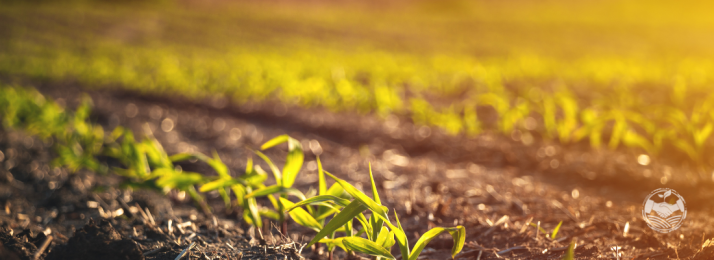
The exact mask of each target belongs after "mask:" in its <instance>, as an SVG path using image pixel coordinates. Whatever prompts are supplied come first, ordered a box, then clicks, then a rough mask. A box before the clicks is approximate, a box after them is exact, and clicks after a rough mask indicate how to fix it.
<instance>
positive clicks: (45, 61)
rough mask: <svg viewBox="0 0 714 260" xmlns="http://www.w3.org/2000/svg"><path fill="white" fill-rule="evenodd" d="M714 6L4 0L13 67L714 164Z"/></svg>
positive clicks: (10, 72) (4, 74)
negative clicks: (713, 11) (399, 118)
mask: <svg viewBox="0 0 714 260" xmlns="http://www.w3.org/2000/svg"><path fill="white" fill-rule="evenodd" d="M713 7H714V4H711V3H705V2H704V1H660V0H648V1H610V0H602V1H592V0H581V1H565V0H509V1H491V0H482V1H410V0H394V1H357V0H354V1H221V0H215V1H198V0H185V1H170V0H163V1H161V0H157V1H118V0H117V1H108V0H107V1H61V0H54V1H53V0H46V1H8V0H5V1H2V2H1V5H0V77H1V78H2V80H3V81H5V82H17V81H28V80H29V81H32V82H47V83H72V84H80V85H81V86H83V87H85V88H87V89H93V88H123V89H127V90H130V91H136V92H141V93H147V94H155V95H180V96H182V97H184V98H189V99H205V98H215V97H223V98H228V99H230V100H232V101H233V102H236V103H246V102H262V101H270V102H283V103H285V104H287V105H289V106H303V107H323V108H326V109H329V110H331V111H336V112H339V111H355V112H358V113H363V114H370V113H372V114H375V115H377V116H379V117H387V116H390V115H397V116H400V117H408V118H411V119H412V120H413V121H414V122H416V123H419V124H424V125H430V126H436V127H439V128H441V129H443V131H446V132H449V133H451V134H455V135H477V134H479V133H482V132H484V131H488V132H501V133H503V134H505V135H508V136H513V138H514V139H517V140H520V141H522V142H524V143H525V144H530V143H533V142H535V141H538V140H551V141H557V142H560V143H564V144H576V145H588V146H592V147H595V148H597V149H628V151H634V152H636V153H642V154H646V155H648V156H654V157H657V158H664V159H667V160H670V161H671V162H676V163H686V164H690V165H696V166H697V167H704V168H710V167H711V166H714V160H713V159H712V158H711V155H712V152H713V151H714V150H713V149H714V146H713V145H712V138H711V133H712V131H713V130H714V109H712V108H714V95H713V94H712V91H710V89H712V86H714V60H712V57H714V16H712V15H711V10H712V8H713Z"/></svg>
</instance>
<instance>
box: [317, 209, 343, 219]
mask: <svg viewBox="0 0 714 260" xmlns="http://www.w3.org/2000/svg"><path fill="white" fill-rule="evenodd" d="M339 211H340V210H339V209H337V208H332V209H329V210H327V211H325V212H322V213H319V214H317V216H315V219H316V220H317V221H320V220H323V219H325V218H327V217H329V216H330V215H332V214H335V213H337V212H339Z"/></svg>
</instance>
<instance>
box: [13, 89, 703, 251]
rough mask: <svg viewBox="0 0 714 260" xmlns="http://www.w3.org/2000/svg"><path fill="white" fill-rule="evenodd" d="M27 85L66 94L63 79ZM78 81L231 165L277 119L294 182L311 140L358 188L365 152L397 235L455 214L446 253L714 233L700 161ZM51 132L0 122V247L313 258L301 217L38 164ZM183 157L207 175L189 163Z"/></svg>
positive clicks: (109, 111) (171, 140)
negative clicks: (292, 142)
mask: <svg viewBox="0 0 714 260" xmlns="http://www.w3.org/2000/svg"><path fill="white" fill-rule="evenodd" d="M39 90H40V91H42V92H43V93H45V94H46V95H48V96H50V97H53V98H56V99H58V102H60V103H65V104H66V105H67V107H74V106H75V105H76V102H77V100H78V97H79V96H80V93H79V91H80V89H78V88H76V87H70V86H67V85H64V86H60V85H47V86H41V87H40V88H39ZM88 93H89V94H90V95H91V97H92V98H93V100H94V102H95V111H94V115H93V117H92V119H93V120H94V121H95V122H96V123H99V124H102V125H103V126H104V127H105V129H112V128H113V127H115V126H117V125H123V126H127V127H130V128H132V129H133V130H134V132H135V133H137V134H139V135H141V134H142V133H145V131H147V130H146V129H147V128H148V129H150V130H151V131H152V133H153V135H154V136H156V137H157V139H158V140H159V141H160V142H161V143H162V144H163V145H164V147H165V148H166V150H167V152H169V153H170V154H173V153H178V152H186V151H198V152H203V153H210V152H211V151H213V150H216V151H217V152H218V153H219V155H220V156H221V158H222V159H223V161H224V162H225V163H226V164H227V165H228V166H229V167H230V168H231V171H232V173H233V174H241V173H242V171H243V169H244V168H245V163H246V159H247V157H248V156H250V153H251V152H250V150H249V149H248V148H255V147H258V146H259V145H260V144H262V142H265V141H266V140H268V139H270V138H272V137H274V136H277V135H280V134H289V135H291V136H293V137H295V138H297V139H298V140H301V141H302V143H303V147H304V148H305V150H306V151H305V155H306V164H305V166H304V167H303V171H302V172H301V173H300V175H299V178H298V180H297V183H296V186H297V187H298V188H299V189H301V190H303V191H304V192H307V191H308V190H309V189H310V187H315V186H316V183H317V165H316V163H315V155H316V154H319V155H320V156H321V160H322V162H323V164H324V167H325V169H326V170H328V171H330V172H332V173H335V174H337V175H338V176H340V177H343V178H346V179H348V180H349V181H351V182H352V183H354V184H355V186H356V187H358V188H359V187H361V188H363V189H364V190H365V191H369V186H368V185H369V175H368V174H367V169H368V168H367V167H368V163H370V162H371V163H372V167H373V170H374V172H375V175H376V176H375V178H376V182H377V185H378V186H379V191H380V195H381V196H382V197H383V203H385V204H386V205H387V206H388V207H389V208H390V209H392V210H396V211H397V212H398V213H399V216H400V219H401V220H402V225H403V226H404V227H405V229H406V230H407V234H408V236H409V239H410V241H411V244H414V243H415V242H416V240H417V238H418V236H419V235H420V234H423V233H424V232H426V231H427V230H428V228H431V227H435V226H454V225H464V226H465V227H466V230H467V237H466V243H467V244H466V246H465V247H464V250H463V251H462V253H461V254H459V255H457V258H462V259H477V258H480V259H501V258H506V259H557V258H559V257H560V256H561V255H562V254H563V253H564V252H565V249H566V248H567V246H568V245H569V244H570V243H571V241H573V242H575V243H576V244H577V248H576V250H575V256H576V258H582V259H590V258H613V259H615V258H616V257H615V254H616V253H618V252H619V253H620V254H621V257H622V258H637V259H648V258H649V259H670V258H679V259H714V247H713V246H706V247H703V245H704V244H706V241H707V239H711V238H712V237H713V236H714V235H712V234H714V232H712V229H713V228H712V222H713V221H712V220H711V219H710V218H709V217H708V216H709V215H710V214H711V213H714V203H713V202H712V201H711V198H712V194H713V193H714V189H712V188H714V184H713V183H712V174H711V172H710V171H709V172H707V171H704V170H701V169H697V168H693V167H687V166H686V165H685V166H681V165H677V166H674V165H667V164H665V163H663V162H660V161H658V160H653V161H652V162H649V163H646V161H642V160H640V162H641V164H640V163H638V160H637V159H638V154H635V153H632V152H629V151H597V150H592V149H590V148H588V147H587V146H586V145H583V144H573V145H568V146H563V145H559V144H557V143H551V142H548V141H544V140H540V138H539V137H538V136H537V135H535V134H534V135H533V136H535V138H534V139H535V141H534V142H530V141H526V140H524V138H522V136H521V135H518V134H514V135H513V136H509V137H506V136H502V135H498V134H490V133H484V134H481V135H479V136H477V137H464V136H449V135H446V134H444V133H442V132H441V131H439V130H437V129H432V128H427V127H421V126H415V125H413V124H412V123H410V122H409V121H408V120H405V118H398V117H389V118H387V119H386V120H379V119H376V118H375V117H373V116H367V115H358V114H350V113H344V112H342V113H330V112H327V111H324V110H322V109H302V108H295V107H290V106H285V105H284V104H280V103H271V102H262V103H260V104H258V103H255V104H241V105H235V104H230V102H228V101H226V100H225V99H221V98H216V99H212V100H206V101H204V102H189V101H185V100H182V99H180V98H175V97H152V96H146V95H137V94H135V93H125V92H109V91H94V92H92V91H89V92H88ZM524 143H525V144H524ZM49 145H50V143H49V142H48V141H42V140H38V139H35V138H31V137H28V136H26V135H24V134H23V133H21V132H16V131H10V130H5V131H3V132H2V133H1V134H0V151H1V152H2V153H1V154H0V165H2V167H1V168H0V201H1V202H2V204H0V205H2V206H3V209H2V210H0V223H1V225H2V226H1V227H0V241H2V245H3V246H2V247H0V258H1V259H35V257H37V259H43V258H46V259H97V258H100V257H101V258H107V259H175V258H176V257H177V256H178V255H179V254H182V253H183V251H184V250H185V251H186V252H185V253H186V257H188V258H191V259H241V258H242V259H294V258H295V259H297V258H301V257H305V258H318V259H326V257H327V256H326V254H325V253H324V252H322V251H321V250H320V249H316V248H303V246H302V245H304V243H305V242H306V241H308V240H309V239H310V238H312V236H313V235H314V234H315V233H314V232H312V231H310V230H308V229H305V228H302V227H299V226H297V225H294V224H292V223H291V225H290V227H289V231H290V232H289V236H288V237H283V236H281V235H279V233H278V232H277V231H276V230H277V229H276V228H275V227H274V225H272V226H270V227H267V228H264V229H263V230H254V229H252V228H249V227H247V226H246V225H245V224H243V222H242V220H241V219H240V217H239V216H241V214H239V213H238V212H237V210H235V209H225V208H223V206H222V203H221V202H220V199H219V198H218V194H213V193H209V194H208V197H209V201H210V204H211V207H212V208H213V211H214V213H215V218H214V217H213V216H205V215H203V214H202V213H199V212H198V211H197V210H196V208H195V207H193V206H192V204H191V202H190V200H189V199H187V198H185V196H183V195H182V194H179V193H175V192H170V193H169V194H167V195H163V194H157V193H155V192H152V191H145V190H133V191H131V190H121V189H117V188H116V187H118V185H119V184H120V183H121V181H122V180H121V179H119V178H117V177H115V176H103V175H97V174H94V173H91V172H84V171H82V172H79V173H72V174H70V173H67V172H66V171H65V170H63V169H57V168H54V167H51V166H50V161H51V156H52V155H51V151H50V149H48V147H49ZM285 152H286V151H283V150H281V149H271V150H269V151H268V156H270V157H271V158H274V159H275V160H277V161H278V162H280V159H279V158H284V157H285ZM640 159H641V158H640ZM264 166H265V165H264ZM181 167H182V168H183V169H185V170H190V171H197V172H202V173H207V174H213V172H212V170H211V169H210V168H208V167H206V166H205V165H201V164H200V163H191V162H188V163H183V164H181ZM269 181H270V180H269ZM660 187H667V188H673V189H675V190H677V191H678V192H679V193H680V194H681V195H682V196H683V197H684V198H685V200H686V202H687V209H688V213H687V218H686V220H685V221H684V224H683V225H682V227H681V228H680V229H678V230H676V231H673V232H670V233H667V234H661V233H657V232H654V231H653V230H652V229H650V228H649V227H648V226H647V225H646V223H645V222H644V221H643V219H642V214H641V211H642V203H643V201H644V199H645V197H646V196H647V195H648V194H649V193H650V192H651V191H653V190H655V189H656V188H660ZM368 193H369V192H368ZM560 221H562V222H563V224H562V227H561V228H560V231H559V232H558V236H557V237H556V239H554V240H553V239H549V238H546V237H545V235H544V234H542V233H541V232H536V230H537V229H536V228H535V227H532V226H531V225H528V223H534V225H536V226H538V225H539V226H540V227H542V228H543V229H545V230H546V231H547V232H550V231H552V230H553V228H555V226H556V225H557V224H558V223H559V222H560ZM713 240H714V239H713ZM45 244H46V246H45ZM451 245H452V242H451V239H450V237H449V236H448V234H447V235H445V236H441V237H438V238H437V239H434V240H433V241H432V242H431V243H430V244H429V245H428V246H427V249H426V250H425V251H424V253H423V254H422V258H423V259H449V258H450V255H449V249H450V247H451ZM613 249H617V252H615V251H614V250H613ZM392 253H393V254H399V253H398V249H397V248H396V247H395V248H394V250H393V252H392ZM35 255H37V256H35ZM345 257H347V256H345V255H344V254H337V255H336V258H345ZM188 258H185V259H188ZM422 258H420V259H422Z"/></svg>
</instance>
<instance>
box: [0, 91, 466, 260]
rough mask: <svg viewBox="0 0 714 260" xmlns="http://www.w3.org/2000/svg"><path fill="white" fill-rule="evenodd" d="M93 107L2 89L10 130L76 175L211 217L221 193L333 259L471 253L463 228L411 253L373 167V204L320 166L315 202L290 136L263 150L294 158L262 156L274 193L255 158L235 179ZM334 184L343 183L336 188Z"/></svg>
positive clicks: (214, 161)
mask: <svg viewBox="0 0 714 260" xmlns="http://www.w3.org/2000/svg"><path fill="white" fill-rule="evenodd" d="M91 106H92V103H91V99H90V98H89V97H85V98H84V99H83V101H82V103H81V105H79V107H78V108H77V109H76V111H74V113H70V112H68V111H66V110H65V108H63V107H62V106H60V105H58V104H57V103H55V102H53V101H51V100H47V99H46V98H45V97H44V96H42V95H41V94H40V93H38V92H37V91H35V90H28V89H23V88H18V87H9V86H0V111H1V112H0V117H2V123H3V126H4V127H7V128H16V129H22V130H24V131H26V132H28V133H30V134H33V135H37V136H38V137H40V138H43V139H45V140H52V141H53V142H52V143H53V144H52V146H53V149H54V151H55V152H56V159H54V161H53V164H54V165H55V166H60V167H66V168H67V169H69V170H71V171H77V170H80V169H88V170H93V171H96V172H99V173H111V174H117V175H120V176H124V177H126V179H127V180H129V182H130V183H131V185H134V186H137V187H150V188H154V189H159V190H164V191H170V190H179V191H183V192H186V193H188V194H189V195H190V196H191V198H193V199H194V200H195V201H196V202H197V204H198V205H199V206H200V207H201V208H202V209H203V210H204V211H205V212H207V213H208V214H210V209H209V208H208V206H207V204H206V203H205V199H204V196H203V195H202V193H205V192H210V191H218V193H219V194H220V195H221V197H222V198H223V200H224V202H225V205H226V207H231V206H232V205H234V204H235V205H237V206H239V207H240V208H242V209H243V220H244V221H245V222H246V223H248V224H250V225H254V226H256V227H262V226H263V219H264V218H269V219H273V220H275V221H278V222H279V223H281V232H282V233H283V234H287V220H288V219H292V220H293V221H294V222H295V223H297V224H299V225H302V226H304V227H308V228H310V229H312V230H314V231H315V232H317V234H316V235H315V236H314V238H313V239H312V240H311V241H310V242H309V243H308V245H307V246H310V245H313V244H317V243H320V244H325V245H326V246H327V248H328V249H329V251H330V252H332V250H333V249H334V248H337V247H339V248H342V249H343V250H345V251H347V252H348V253H352V252H359V253H364V254H368V255H372V256H375V257H376V258H377V259H379V258H385V259H396V258H395V257H394V256H393V255H392V254H391V248H392V247H393V246H394V245H397V246H398V248H399V252H400V253H401V256H402V259H410V260H415V259H417V258H418V257H419V254H420V253H421V252H422V250H423V249H424V248H425V247H426V245H427V243H429V241H431V240H432V239H434V238H435V237H437V236H439V235H440V234H441V233H444V232H446V233H448V234H450V235H451V237H452V238H453V240H454V245H453V248H452V251H451V254H452V256H455V255H456V254H458V253H459V252H460V251H461V249H462V248H463V246H464V242H465V236H466V230H465V228H464V227H463V226H457V227H450V228H443V227H436V228H433V229H431V230H429V231H427V232H426V233H424V234H422V236H421V237H420V238H419V239H418V241H417V242H416V243H415V244H414V245H413V246H410V244H409V241H408V239H407V235H406V233H405V231H404V228H403V227H402V225H401V223H400V221H399V217H398V216H397V214H396V212H394V215H393V218H390V214H389V209H388V208H387V207H385V206H384V205H382V203H381V200H380V197H379V194H378V192H377V188H376V186H375V183H374V178H373V175H372V171H371V167H370V172H369V174H370V180H371V184H372V197H369V196H367V195H366V194H365V193H363V192H362V191H360V190H358V189H356V188H355V187H354V186H352V185H351V184H349V183H348V182H347V181H345V180H343V179H340V178H338V177H336V176H335V175H333V174H331V173H329V172H327V171H325V170H324V169H323V168H322V163H321V162H320V159H319V158H318V159H317V163H318V174H319V181H318V189H317V190H318V191H317V194H316V195H315V196H310V197H308V196H306V195H305V194H304V193H302V192H301V191H300V190H298V189H296V188H294V187H293V184H294V183H295V180H296V179H297V178H298V174H299V173H300V171H301V168H302V164H303V160H304V155H303V150H302V147H301V144H300V142H299V141H297V140H296V139H293V138H291V137H289V136H287V135H281V136H278V137H275V138H273V139H272V140H270V141H268V142H266V143H265V144H263V145H262V146H261V147H260V148H261V150H266V149H270V148H272V147H274V146H276V145H279V144H282V143H287V146H288V154H287V158H286V159H285V164H284V166H283V167H282V169H280V168H278V167H277V166H276V165H275V164H274V163H273V162H272V161H271V159H270V158H269V157H268V156H266V155H265V154H263V153H262V152H261V151H254V153H255V154H256V155H257V156H258V157H259V158H261V159H262V160H264V161H265V163H266V164H267V165H268V166H269V168H270V172H271V173H272V175H273V177H274V178H275V182H276V184H274V185H269V186H266V184H265V182H266V180H267V179H268V173H267V172H266V171H265V170H263V169H262V168H261V167H260V166H259V165H257V164H254V163H253V161H252V159H251V157H249V158H248V163H247V167H246V169H245V172H244V173H243V174H240V175H238V176H234V175H233V174H231V171H230V169H229V168H228V167H227V166H226V165H225V164H224V163H223V162H222V161H221V159H220V157H219V156H218V155H217V153H215V152H214V154H213V155H212V156H207V155H204V154H201V153H180V154H174V155H168V154H167V153H166V152H165V150H164V149H163V147H162V146H161V144H160V143H159V142H158V141H157V140H156V139H155V138H153V137H152V136H151V134H149V135H148V136H147V137H146V138H143V139H142V140H136V139H135V138H134V135H133V133H132V132H131V131H129V130H127V129H124V128H122V127H117V128H116V129H114V130H112V131H110V132H105V131H104V129H103V128H102V127H101V126H99V125H95V124H92V123H90V122H89V121H88V117H89V115H90V113H91ZM98 156H108V157H111V158H114V159H116V160H118V161H119V162H120V163H121V165H122V166H123V167H111V168H110V167H107V166H106V164H105V163H103V162H102V161H100V160H98V159H97V158H98ZM191 159H196V160H200V161H202V162H204V163H206V164H208V165H209V166H210V167H212V168H213V170H214V171H215V172H216V173H217V176H213V177H209V176H207V175H204V174H201V173H196V172H188V171H183V170H182V169H181V168H180V167H176V165H175V164H176V163H177V162H181V161H185V160H191ZM326 176H328V177H329V178H331V179H333V180H334V181H335V183H334V184H333V185H332V186H330V187H329V188H328V185H327V181H326ZM197 187H198V189H196V188H197ZM259 197H266V198H267V199H268V200H269V201H270V205H268V206H264V205H260V204H259V203H258V201H257V200H256V198H259ZM295 199H296V200H295ZM365 213H366V214H365ZM358 224H359V225H358Z"/></svg>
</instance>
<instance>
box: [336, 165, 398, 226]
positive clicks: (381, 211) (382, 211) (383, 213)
mask: <svg viewBox="0 0 714 260" xmlns="http://www.w3.org/2000/svg"><path fill="white" fill-rule="evenodd" d="M325 174H327V175H328V176H330V177H331V178H332V179H334V180H335V181H336V182H337V183H339V184H340V185H341V186H342V188H343V189H344V190H345V191H346V192H347V193H349V194H350V195H352V197H354V198H355V199H356V200H358V201H360V202H362V203H363V204H364V205H365V206H366V207H367V208H368V209H369V210H371V211H372V212H373V213H374V214H376V215H377V216H378V217H380V218H382V219H384V220H385V222H389V218H388V217H387V208H386V207H384V206H382V205H380V204H378V203H377V202H375V201H374V200H372V199H371V198H369V197H368V196H367V195H365V194H364V193H362V192H361V191H359V190H358V189H357V188H355V187H354V186H352V184H349V183H347V182H346V181H344V180H342V179H340V178H337V177H335V176H334V175H332V174H331V173H329V172H325Z"/></svg>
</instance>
